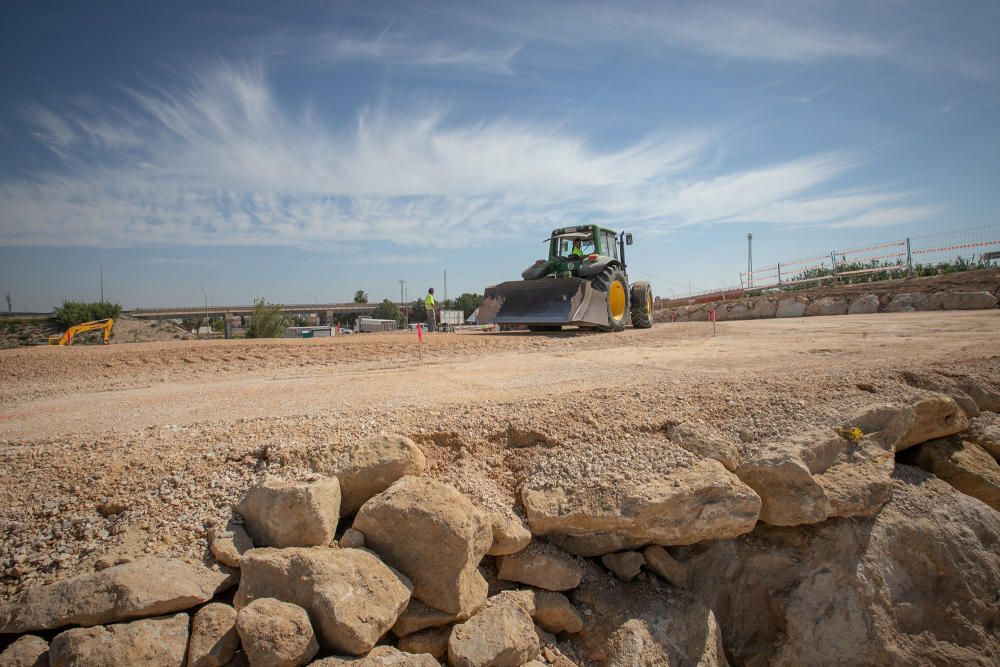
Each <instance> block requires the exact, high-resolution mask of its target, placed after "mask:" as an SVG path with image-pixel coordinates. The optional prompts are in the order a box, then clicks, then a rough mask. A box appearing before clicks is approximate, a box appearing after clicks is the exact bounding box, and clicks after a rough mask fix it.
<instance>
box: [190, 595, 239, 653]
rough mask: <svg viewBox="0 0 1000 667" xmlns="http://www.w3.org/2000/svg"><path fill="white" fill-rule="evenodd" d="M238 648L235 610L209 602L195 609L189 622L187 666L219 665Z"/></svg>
mask: <svg viewBox="0 0 1000 667" xmlns="http://www.w3.org/2000/svg"><path fill="white" fill-rule="evenodd" d="M239 650H240V636H239V634H238V633H237V632H236V610H235V609H233V608H232V607H230V606H229V605H228V604H221V603H219V602H212V603H211V604H207V605H205V606H204V607H202V608H201V609H199V610H198V613H196V614H195V615H194V619H192V621H191V640H190V642H189V644H188V661H187V666H188V667H223V666H224V665H227V664H229V661H230V660H232V659H233V657H234V656H235V655H236V652H237V651H239Z"/></svg>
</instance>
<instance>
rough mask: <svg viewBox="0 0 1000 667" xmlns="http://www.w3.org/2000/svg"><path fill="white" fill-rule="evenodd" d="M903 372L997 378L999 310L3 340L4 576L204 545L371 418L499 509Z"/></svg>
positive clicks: (878, 385)
mask: <svg viewBox="0 0 1000 667" xmlns="http://www.w3.org/2000/svg"><path fill="white" fill-rule="evenodd" d="M902 371H910V372H914V373H923V374H933V373H935V372H943V373H952V372H962V373H968V374H971V375H975V376H977V377H981V378H984V379H986V380H987V381H990V382H993V383H995V382H996V378H998V377H1000V311H997V310H992V311H969V312H933V313H899V314H879V315H867V316H840V317H816V318H802V319H788V320H758V321H739V322H726V323H719V325H718V332H717V334H716V335H714V336H713V335H712V330H711V324H708V323H688V324H673V325H668V324H662V325H657V326H656V327H654V328H653V329H652V330H647V331H631V330H630V331H626V332H624V333H622V334H616V335H610V334H589V333H563V334H553V335H531V334H526V333H525V334H520V333H509V334H483V333H467V334H435V335H431V336H428V337H427V338H425V345H424V353H423V361H422V362H420V361H418V358H417V349H416V340H415V336H414V335H413V334H406V333H399V334H372V335H358V336H351V337H344V338H339V339H314V340H265V341H214V342H208V341H177V342H162V343H140V344H134V345H112V346H107V347H101V346H81V347H72V348H25V349H18V350H7V351H0V377H2V378H3V382H2V385H0V481H2V484H0V538H2V540H3V542H2V544H0V585H2V587H0V591H3V592H10V591H13V590H17V589H19V588H21V587H23V586H25V585H28V584H30V583H37V582H39V581H47V580H51V579H53V578H57V577H60V576H65V575H67V574H71V573H75V572H79V571H86V570H87V569H89V568H92V567H93V563H94V562H95V561H96V560H97V559H98V558H101V557H105V556H107V555H108V554H119V555H120V554H126V555H128V554H131V555H137V554H141V553H152V552H160V551H167V552H172V553H176V554H182V555H183V554H186V555H188V556H200V555H202V554H203V553H204V551H205V540H204V530H205V528H206V526H209V525H212V524H213V523H219V522H224V521H225V520H227V519H228V517H229V512H230V508H231V505H232V504H233V503H234V502H236V501H237V500H238V499H239V497H240V496H241V495H242V493H244V492H245V489H246V488H247V487H248V486H249V484H250V483H251V481H252V480H253V479H254V478H255V477H257V476H259V475H260V474H261V473H262V472H264V471H269V472H277V473H279V474H284V475H297V474H301V473H303V472H304V471H308V468H309V466H308V460H309V457H310V456H311V455H312V454H313V453H315V452H316V451H319V450H323V449H331V448H334V449H335V448H338V447H344V446H347V445H349V444H350V443H351V442H354V441H356V440H357V439H358V438H361V437H365V436H367V435H371V434H375V433H379V432H385V431H392V432H398V433H403V434H406V435H408V436H410V437H411V438H413V439H414V440H415V441H416V442H418V444H420V446H421V447H422V448H423V449H424V452H425V454H426V455H427V457H428V465H429V470H428V473H429V474H431V475H433V476H435V477H437V478H439V479H443V480H446V481H448V482H450V483H452V484H454V485H455V486H456V487H458V488H459V489H460V490H461V491H463V492H464V493H466V494H468V495H469V496H470V497H471V498H473V499H474V501H475V502H477V503H479V504H481V505H483V506H484V507H493V508H506V509H507V510H510V508H512V507H515V506H516V505H517V502H516V493H515V492H516V489H517V488H518V485H519V482H520V480H522V479H523V478H524V476H525V474H527V473H528V472H530V471H531V470H532V467H533V466H535V465H536V463H537V462H538V461H540V460H543V459H551V458H553V457H568V456H570V455H572V456H576V457H578V458H581V459H582V460H584V461H586V460H592V461H600V460H612V459H615V458H618V459H622V460H627V459H628V457H629V455H630V454H629V452H630V449H629V447H631V446H632V444H633V443H635V442H637V441H639V440H640V439H644V438H645V439H647V440H648V439H649V438H651V437H652V438H655V437H656V434H657V433H659V431H660V430H661V429H662V427H663V425H664V424H666V423H669V422H674V421H681V420H692V421H697V422H699V423H702V424H704V425H706V426H708V427H710V428H712V429H714V430H716V431H718V432H719V433H720V434H722V435H724V436H725V437H728V438H730V439H731V440H733V441H734V442H736V443H738V445H739V447H740V448H743V449H744V450H747V449H752V448H754V447H757V446H759V444H760V443H763V442H767V441H770V440H772V439H774V438H781V437H784V436H786V435H788V434H790V433H793V432H797V431H798V430H800V429H802V428H803V427H805V426H807V425H826V426H830V425H832V424H834V423H836V422H837V420H838V419H839V418H840V417H842V415H843V414H845V413H846V412H848V411H851V410H853V409H856V408H857V407H859V406H862V405H866V404H869V403H872V402H876V401H885V400H896V399H898V398H901V397H905V396H907V395H910V394H912V393H913V392H914V391H915V390H914V389H913V387H911V386H909V385H908V384H907V383H906V382H905V378H904V377H903V374H902ZM654 444H655V443H654ZM656 446H660V445H656ZM663 446H669V443H666V445H663ZM109 505H111V506H118V507H121V508H122V509H121V511H117V512H109V511H108V510H107V509H106V508H107V507H108V506H109ZM102 508H103V509H102ZM60 549H61V550H60Z"/></svg>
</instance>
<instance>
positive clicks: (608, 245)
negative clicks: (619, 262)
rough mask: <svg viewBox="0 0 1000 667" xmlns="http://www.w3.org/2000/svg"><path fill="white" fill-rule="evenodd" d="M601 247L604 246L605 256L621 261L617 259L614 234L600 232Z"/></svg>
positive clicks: (616, 245)
mask: <svg viewBox="0 0 1000 667" xmlns="http://www.w3.org/2000/svg"><path fill="white" fill-rule="evenodd" d="M601 245H603V246H604V253H605V254H606V255H607V256H609V257H614V258H615V259H621V258H620V257H618V244H617V243H615V233H614V232H601Z"/></svg>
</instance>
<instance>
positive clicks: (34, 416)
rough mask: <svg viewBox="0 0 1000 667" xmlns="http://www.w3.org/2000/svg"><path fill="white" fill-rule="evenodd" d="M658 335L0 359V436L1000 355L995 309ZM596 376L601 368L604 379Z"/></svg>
mask: <svg viewBox="0 0 1000 667" xmlns="http://www.w3.org/2000/svg"><path fill="white" fill-rule="evenodd" d="M711 331H712V330H711V325H710V324H707V323H689V324H676V325H663V326H657V327H656V328H655V329H652V330H649V331H632V330H630V331H627V332H625V333H623V334H620V335H615V336H608V335H600V334H590V333H569V332H567V333H563V334H555V335H546V336H539V335H531V334H518V333H505V334H484V333H478V332H477V333H467V334H454V335H452V334H440V335H431V336H427V337H426V339H425V340H426V342H425V344H424V359H423V362H422V363H421V362H420V361H418V359H417V349H416V339H415V336H414V335H413V334H406V333H398V334H378V335H369V336H354V337H344V338H339V339H313V340H278V341H213V342H207V341H195V342H175V343H148V344H137V345H133V346H115V347H97V346H89V347H77V348H72V349H65V348H51V349H48V348H30V349H22V350H17V351H11V352H7V353H4V354H3V355H0V375H2V377H3V378H4V385H3V388H2V389H0V417H2V421H0V439H6V440H10V439H21V438H26V439H33V438H38V437H46V436H56V435H59V434H63V433H74V434H79V433H83V432H101V431H106V430H116V431H122V430H131V429H136V428H145V427H149V426H154V425H159V424H164V423H171V424H177V425H181V424H191V423H196V422H201V421H205V420H213V421H214V420H226V419H239V418H264V417H289V416H294V415H300V414H322V413H329V412H336V413H345V414H346V413H348V412H350V411H351V410H352V409H355V408H359V407H362V406H381V407H385V408H387V409H390V408H394V409H399V410H402V409H407V410H411V409H419V408H425V407H431V408H434V409H446V408H447V407H448V406H453V405H460V404H467V403H473V404H474V403H476V402H485V403H494V402H497V401H506V400H511V399H515V398H525V397H528V396H531V395H537V396H540V397H546V398H547V399H551V398H552V397H554V396H559V395H565V394H575V393H578V392H580V391H581V390H582V391H586V390H587V389H586V387H588V386H589V387H602V388H604V389H611V388H626V387H629V386H631V385H633V384H635V383H636V382H637V381H642V380H648V379H654V380H656V379H659V380H670V381H679V382H680V383H681V384H682V385H684V386H685V387H686V388H689V389H690V388H696V387H698V386H701V385H703V384H704V383H705V382H706V381H708V380H709V378H710V379H711V381H712V382H714V381H717V380H720V379H728V380H731V381H733V382H737V383H741V384H742V383H747V384H748V386H749V387H754V386H758V387H759V386H762V385H764V384H765V383H766V382H771V383H773V382H775V381H778V380H785V381H788V380H791V381H794V380H795V379H796V378H798V379H801V380H802V381H803V382H805V383H806V384H808V377H809V376H811V375H814V374H817V373H818V374H820V375H829V374H831V373H834V374H836V373H837V372H839V373H843V374H848V375H851V374H855V373H859V372H872V371H877V370H878V369H881V368H889V367H895V366H913V365H927V364H940V363H958V362H965V361H970V360H974V359H982V358H989V357H990V356H992V355H995V354H997V353H1000V312H996V311H986V312H954V313H934V314H919V313H913V314H909V313H900V314H895V315H872V316H852V317H829V318H808V319H785V320H767V321H764V320H762V321H742V322H729V323H722V324H719V325H718V331H717V334H716V335H714V336H713V335H712V333H711ZM602 369H603V370H602Z"/></svg>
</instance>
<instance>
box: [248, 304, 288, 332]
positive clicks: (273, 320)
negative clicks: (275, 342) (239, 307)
mask: <svg viewBox="0 0 1000 667" xmlns="http://www.w3.org/2000/svg"><path fill="white" fill-rule="evenodd" d="M286 326H288V321H287V320H286V319H285V315H284V314H283V313H282V312H281V304H280V303H267V302H266V301H264V299H257V300H255V301H254V302H253V312H252V313H251V314H250V324H249V325H248V326H247V330H246V337H247V338H281V336H282V334H284V333H285V327H286Z"/></svg>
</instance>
